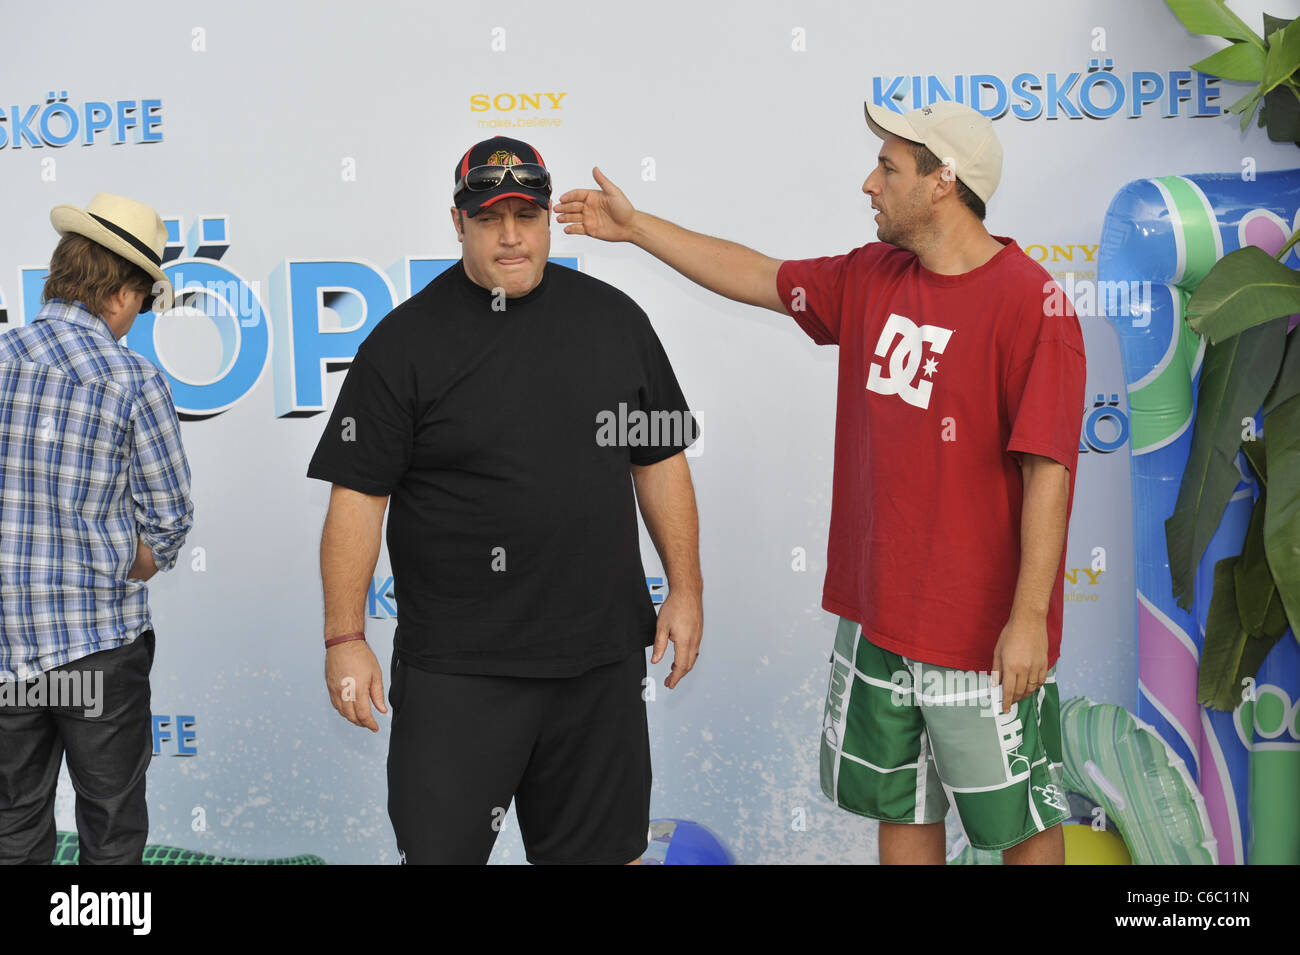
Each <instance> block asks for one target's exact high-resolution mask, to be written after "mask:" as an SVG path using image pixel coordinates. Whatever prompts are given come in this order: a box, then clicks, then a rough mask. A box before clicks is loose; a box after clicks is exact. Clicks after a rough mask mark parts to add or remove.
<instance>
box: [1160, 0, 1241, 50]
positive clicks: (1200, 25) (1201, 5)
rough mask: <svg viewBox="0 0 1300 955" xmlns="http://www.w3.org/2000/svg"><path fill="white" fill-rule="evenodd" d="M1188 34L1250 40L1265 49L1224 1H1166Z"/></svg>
mask: <svg viewBox="0 0 1300 955" xmlns="http://www.w3.org/2000/svg"><path fill="white" fill-rule="evenodd" d="M1165 3H1167V4H1168V5H1169V9H1170V10H1172V11H1173V12H1174V16H1176V17H1178V19H1179V20H1181V21H1182V23H1183V26H1185V27H1187V32H1188V33H1197V34H1201V35H1203V36H1221V37H1223V38H1224V39H1226V40H1248V41H1250V42H1251V43H1254V44H1255V45H1256V46H1259V47H1263V45H1264V41H1263V40H1262V39H1260V37H1258V36H1256V35H1255V31H1254V30H1252V29H1251V28H1250V27H1248V26H1246V24H1245V23H1243V22H1242V20H1241V18H1240V17H1239V16H1237V15H1236V14H1235V13H1233V12H1232V11H1231V10H1229V9H1228V7H1227V4H1225V3H1224V2H1223V0H1165Z"/></svg>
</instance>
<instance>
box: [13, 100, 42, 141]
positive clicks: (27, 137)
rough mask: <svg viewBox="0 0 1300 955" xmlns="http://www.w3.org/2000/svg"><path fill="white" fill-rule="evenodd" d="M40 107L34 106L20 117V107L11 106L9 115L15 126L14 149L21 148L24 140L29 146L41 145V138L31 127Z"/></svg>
mask: <svg viewBox="0 0 1300 955" xmlns="http://www.w3.org/2000/svg"><path fill="white" fill-rule="evenodd" d="M38 109H39V107H36V106H33V107H32V108H31V109H29V110H28V111H27V112H26V113H23V114H22V118H19V115H18V107H17V106H13V107H10V111H9V116H10V123H11V125H12V127H13V139H14V147H13V148H14V149H21V148H22V146H23V143H24V142H26V143H27V145H29V146H39V145H41V141H40V139H38V138H37V137H36V136H35V135H33V134H32V131H31V129H30V124H31V121H32V120H33V119H35V118H36V113H37V110H38Z"/></svg>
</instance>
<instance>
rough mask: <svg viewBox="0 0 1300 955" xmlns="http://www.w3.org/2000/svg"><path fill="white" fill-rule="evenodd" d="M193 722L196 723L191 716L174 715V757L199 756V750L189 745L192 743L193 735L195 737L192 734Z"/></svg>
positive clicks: (193, 733)
mask: <svg viewBox="0 0 1300 955" xmlns="http://www.w3.org/2000/svg"><path fill="white" fill-rule="evenodd" d="M195 722H196V721H195V719H194V717H192V716H181V715H180V714H179V713H177V714H176V755H177V756H197V755H199V748H198V747H197V746H191V745H190V744H191V743H193V742H194V739H195V735H196V734H195V732H194V723H195Z"/></svg>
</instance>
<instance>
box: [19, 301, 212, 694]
mask: <svg viewBox="0 0 1300 955" xmlns="http://www.w3.org/2000/svg"><path fill="white" fill-rule="evenodd" d="M193 514H194V508H193V505H192V504H191V503H190V467H189V464H188V462H187V461H186V460H185V451H184V449H183V448H182V447H181V433H180V422H179V421H177V419H176V408H175V406H174V405H173V404H172V398H171V391H170V390H169V389H168V387H167V381H166V379H165V378H164V377H163V375H162V372H160V371H159V370H158V369H157V368H155V367H154V366H153V365H152V364H151V363H150V362H149V361H148V360H146V359H144V358H141V357H140V356H139V355H137V354H136V353H135V352H133V351H131V350H129V349H128V348H126V346H124V345H121V344H119V343H118V342H117V341H116V340H115V339H114V338H113V334H112V332H111V331H110V330H109V328H108V325H107V324H105V322H104V320H103V319H101V318H99V317H98V316H96V315H92V314H91V313H90V312H89V311H87V309H86V308H85V306H83V305H82V304H81V303H80V302H73V303H69V302H64V301H59V300H57V299H56V300H54V301H51V302H49V303H47V304H46V305H45V307H44V308H42V309H41V311H40V314H38V315H37V316H36V318H35V320H34V321H33V322H32V324H30V325H27V326H25V327H22V328H15V329H12V330H11V331H8V332H5V333H4V334H2V335H0V683H3V682H9V681H13V680H29V679H31V678H32V677H35V676H36V675H38V674H40V673H43V672H45V671H46V670H50V669H52V668H53V667H56V666H59V665H61V664H64V663H69V662H71V661H73V660H77V659H80V658H81V657H84V656H88V655H89V654H92V653H96V652H98V651H100V650H111V649H113V648H114V647H118V646H121V645H123V644H126V643H130V642H131V641H132V640H134V639H135V638H136V637H138V636H139V635H140V634H141V633H143V632H144V631H146V630H149V629H152V623H151V621H150V619H149V591H148V588H147V587H146V586H145V584H144V582H143V581H141V580H132V579H128V578H127V573H128V572H129V571H130V569H131V565H132V564H133V563H134V562H135V555H136V541H137V539H139V540H143V541H144V543H145V544H146V545H147V546H148V547H149V548H150V549H151V550H152V551H153V555H154V560H155V561H156V562H157V564H158V568H159V570H168V569H170V568H171V567H172V566H174V565H175V563H176V555H177V552H178V551H179V550H180V547H181V544H183V543H184V542H185V535H186V534H187V533H188V532H189V529H190V527H191V525H192V524H193V523H194V518H193Z"/></svg>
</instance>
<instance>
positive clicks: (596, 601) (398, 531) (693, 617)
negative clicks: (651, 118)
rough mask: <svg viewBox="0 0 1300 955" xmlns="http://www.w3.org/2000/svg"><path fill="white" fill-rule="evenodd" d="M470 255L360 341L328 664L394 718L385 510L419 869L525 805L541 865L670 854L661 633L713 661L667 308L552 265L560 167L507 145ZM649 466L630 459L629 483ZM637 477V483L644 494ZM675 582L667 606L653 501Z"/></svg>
mask: <svg viewBox="0 0 1300 955" xmlns="http://www.w3.org/2000/svg"><path fill="white" fill-rule="evenodd" d="M455 178H456V188H455V193H454V201H455V206H454V207H453V208H452V210H451V214H452V220H453V223H454V225H455V227H456V231H457V236H458V238H459V240H460V242H461V243H462V246H463V257H462V259H461V261H460V262H458V263H457V264H456V265H454V266H452V267H451V268H450V269H448V270H447V271H446V272H444V273H443V274H442V275H440V276H438V277H437V278H436V279H434V280H433V282H431V283H430V284H429V285H428V286H427V287H426V288H425V289H424V290H423V291H421V292H419V293H418V294H416V295H414V296H412V297H411V298H410V299H408V300H407V301H406V302H404V303H403V304H401V305H399V306H398V307H397V308H395V309H394V310H393V311H392V312H391V313H390V314H389V315H388V316H387V317H385V318H384V319H383V320H382V321H381V322H380V323H379V324H378V325H377V326H376V327H375V329H374V331H373V332H371V334H370V335H369V336H368V337H367V339H366V340H365V342H363V343H362V345H361V347H360V348H359V349H358V351H357V355H356V358H355V359H354V361H353V362H352V365H351V368H350V369H349V371H348V376H347V378H346V380H345V381H344V383H343V387H342V389H341V391H340V393H339V397H338V401H337V402H336V404H335V407H334V410H333V412H332V414H331V416H330V421H329V424H328V425H327V426H326V429H325V432H324V434H323V435H322V437H321V440H320V444H319V445H318V446H317V449H316V453H315V455H314V456H313V458H312V461H311V465H310V468H309V469H308V476H309V477H313V478H319V479H321V480H325V481H330V482H331V483H332V484H333V489H332V491H331V494H330V505H329V513H328V515H327V516H326V519H325V527H324V531H323V533H322V535H321V579H322V583H323V586H324V593H325V637H326V640H325V646H326V658H325V661H326V662H325V671H326V682H327V684H328V686H329V691H330V699H331V701H332V702H333V704H334V707H335V709H337V710H338V711H339V712H340V713H341V714H342V715H343V716H344V717H345V718H346V719H348V720H350V721H351V722H353V723H356V724H357V725H358V726H366V727H368V728H369V729H371V730H372V731H375V732H377V731H378V725H377V723H376V722H375V718H374V716H373V715H372V713H371V709H370V704H371V702H373V703H374V704H375V706H376V707H377V708H378V709H379V710H380V712H385V713H386V712H387V709H386V708H385V706H384V700H383V676H382V671H381V670H380V666H379V662H378V661H377V660H376V658H375V655H374V653H373V652H371V650H370V648H369V647H368V646H367V645H366V643H365V637H364V633H363V627H364V619H365V618H364V613H365V598H366V593H367V587H368V584H369V581H370V577H371V575H372V574H373V572H374V567H375V561H376V559H377V557H378V554H379V544H380V528H381V523H382V520H383V514H384V510H385V508H386V507H387V506H388V505H389V504H390V501H391V508H390V509H389V517H388V550H389V557H390V561H391V564H392V570H393V576H394V588H395V589H394V594H395V597H396V599H397V614H398V616H397V632H396V636H395V639H394V651H393V661H392V690H391V695H392V702H393V722H392V727H391V735H390V741H389V755H388V779H389V800H388V809H389V816H390V818H391V819H392V822H393V828H394V831H395V832H396V835H397V844H398V850H399V854H400V857H401V858H402V860H403V861H405V862H411V863H415V862H447V863H463V862H485V861H487V858H488V856H489V854H490V853H491V849H492V845H493V843H494V842H495V840H496V834H497V831H498V830H499V829H500V825H501V821H502V818H503V816H504V814H505V811H506V807H507V806H509V804H510V800H511V798H515V799H516V800H517V802H516V813H517V816H518V818H519V824H520V830H521V835H522V837H523V841H524V846H525V849H526V851H527V855H528V859H529V861H530V862H535V863H626V862H629V861H638V860H639V859H640V856H641V854H642V853H643V852H644V850H645V846H646V842H647V830H648V826H649V804H650V778H651V777H650V750H649V737H648V733H647V728H646V715H645V701H644V693H643V691H644V685H645V682H646V663H645V647H647V646H649V645H651V644H652V643H653V645H654V654H653V658H652V660H651V662H652V663H657V662H659V660H660V659H661V658H662V656H663V655H664V653H665V651H666V649H667V643H668V641H669V640H671V641H673V644H674V651H673V666H672V672H671V673H670V675H669V676H668V678H667V680H666V681H665V685H666V686H667V687H668V688H670V689H671V688H672V687H674V686H676V684H677V682H678V681H679V680H680V679H681V678H682V677H683V676H685V674H686V673H687V672H689V670H690V669H691V667H692V666H693V665H694V662H695V657H696V656H697V654H698V652H699V644H700V637H701V629H702V625H703V610H702V606H701V590H702V584H701V580H700V570H699V555H698V522H697V517H696V510H695V496H694V491H693V488H692V485H691V479H690V471H689V468H688V466H687V464H686V460H685V454H684V450H685V448H686V447H688V446H689V445H690V444H691V443H692V442H693V441H694V439H695V436H696V434H697V433H698V428H697V427H696V425H695V422H694V419H693V417H692V416H691V414H690V411H689V409H688V408H687V407H686V401H685V399H684V398H683V396H682V393H681V390H680V388H679V387H678V385H677V380H676V377H675V376H674V374H673V371H672V367H671V365H670V364H669V362H668V358H667V356H666V355H665V354H664V351H663V347H662V346H661V345H660V343H659V339H658V337H657V336H656V335H655V333H654V330H653V329H652V328H651V326H650V322H649V319H648V318H647V317H646V315H645V313H644V312H643V311H642V310H641V309H640V308H639V307H637V305H636V303H635V302H633V301H632V300H631V299H630V298H628V297H627V296H626V295H624V294H623V293H622V292H620V291H618V290H617V289H615V288H613V287H612V286H609V285H606V284H605V283H604V282H600V281H598V280H596V279H594V278H591V277H589V276H586V275H583V274H581V273H579V272H575V271H573V270H571V269H567V268H564V267H562V266H558V265H554V264H549V263H548V262H547V257H548V254H549V251H550V231H549V228H550V191H551V189H550V186H551V184H550V174H549V172H548V171H547V170H546V167H545V165H544V164H543V163H542V160H541V157H540V156H538V155H537V152H536V150H534V149H533V148H532V147H530V146H528V145H527V144H525V143H522V142H519V141H517V140H513V139H507V138H504V137H495V138H494V139H491V140H488V141H486V142H483V143H479V144H477V145H476V146H474V147H472V148H471V149H470V150H469V151H468V152H466V153H465V155H464V156H463V157H462V158H461V161H460V162H459V163H458V164H457V167H456V177H455ZM629 472H630V474H629ZM634 486H635V498H634V497H633V488H634ZM637 503H639V504H640V508H641V514H642V516H643V518H644V519H645V523H646V527H647V529H648V530H649V532H650V536H651V538H652V540H653V541H654V544H655V547H656V549H657V550H658V552H659V555H660V557H661V559H662V560H663V564H664V569H665V572H666V574H667V576H668V583H669V594H668V597H667V598H666V599H665V601H664V603H663V606H662V607H661V608H660V612H659V615H658V618H657V620H656V617H655V613H654V609H653V605H652V603H651V600H650V595H649V592H648V590H647V588H646V583H645V570H644V568H643V567H642V565H641V556H640V546H639V536H638V530H637V522H636V505H637Z"/></svg>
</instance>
